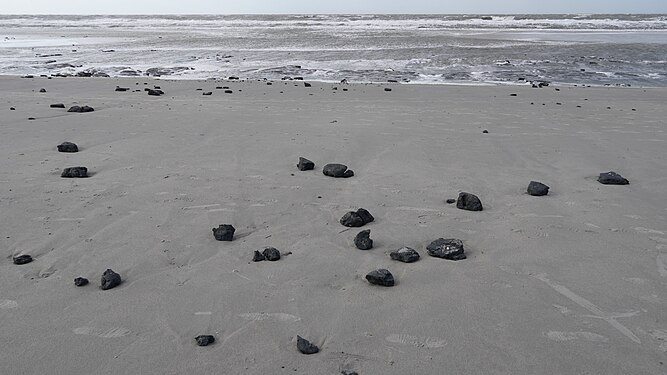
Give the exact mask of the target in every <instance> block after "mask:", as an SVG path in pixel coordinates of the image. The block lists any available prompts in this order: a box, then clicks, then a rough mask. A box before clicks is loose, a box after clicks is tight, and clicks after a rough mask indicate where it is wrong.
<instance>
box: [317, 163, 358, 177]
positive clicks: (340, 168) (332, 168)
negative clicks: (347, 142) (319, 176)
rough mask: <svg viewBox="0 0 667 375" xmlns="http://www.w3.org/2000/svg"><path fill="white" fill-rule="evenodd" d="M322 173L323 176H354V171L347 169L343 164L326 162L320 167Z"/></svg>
mask: <svg viewBox="0 0 667 375" xmlns="http://www.w3.org/2000/svg"><path fill="white" fill-rule="evenodd" d="M322 173H323V174H324V175H325V176H329V177H336V178H349V177H352V176H354V171H352V170H351V169H347V166H346V165H344V164H337V163H332V164H327V165H325V166H324V168H323V169H322Z"/></svg>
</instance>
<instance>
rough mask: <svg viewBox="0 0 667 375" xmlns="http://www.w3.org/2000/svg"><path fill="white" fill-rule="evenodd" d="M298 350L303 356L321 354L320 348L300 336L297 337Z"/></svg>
mask: <svg viewBox="0 0 667 375" xmlns="http://www.w3.org/2000/svg"><path fill="white" fill-rule="evenodd" d="M296 348H297V349H299V351H300V352H301V353H303V354H315V353H319V352H320V348H318V347H317V345H314V344H312V343H311V342H310V341H308V340H306V339H304V338H303V337H301V336H299V335H297V336H296Z"/></svg>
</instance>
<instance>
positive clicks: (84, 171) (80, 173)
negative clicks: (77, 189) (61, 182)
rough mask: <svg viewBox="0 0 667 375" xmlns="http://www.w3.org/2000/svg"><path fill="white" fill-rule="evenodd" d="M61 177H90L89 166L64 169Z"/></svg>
mask: <svg viewBox="0 0 667 375" xmlns="http://www.w3.org/2000/svg"><path fill="white" fill-rule="evenodd" d="M60 177H64V178H86V177H88V168H86V167H69V168H65V169H63V173H61V174H60Z"/></svg>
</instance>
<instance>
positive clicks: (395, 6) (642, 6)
mask: <svg viewBox="0 0 667 375" xmlns="http://www.w3.org/2000/svg"><path fill="white" fill-rule="evenodd" d="M329 13H334V14H335V13H422V14H433V13H435V14H458V13H473V14H517V13H667V0H550V1H549V0H543V1H540V0H187V1H184V0H63V1H55V0H22V1H17V0H0V14H329Z"/></svg>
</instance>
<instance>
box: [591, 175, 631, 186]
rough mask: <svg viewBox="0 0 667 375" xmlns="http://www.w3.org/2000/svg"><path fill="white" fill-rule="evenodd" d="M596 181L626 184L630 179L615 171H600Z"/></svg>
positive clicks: (604, 183)
mask: <svg viewBox="0 0 667 375" xmlns="http://www.w3.org/2000/svg"><path fill="white" fill-rule="evenodd" d="M598 182H599V183H601V184H603V185H628V184H629V183H630V181H628V180H627V179H625V178H624V177H623V176H621V175H620V174H618V173H616V172H606V173H600V177H598Z"/></svg>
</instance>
